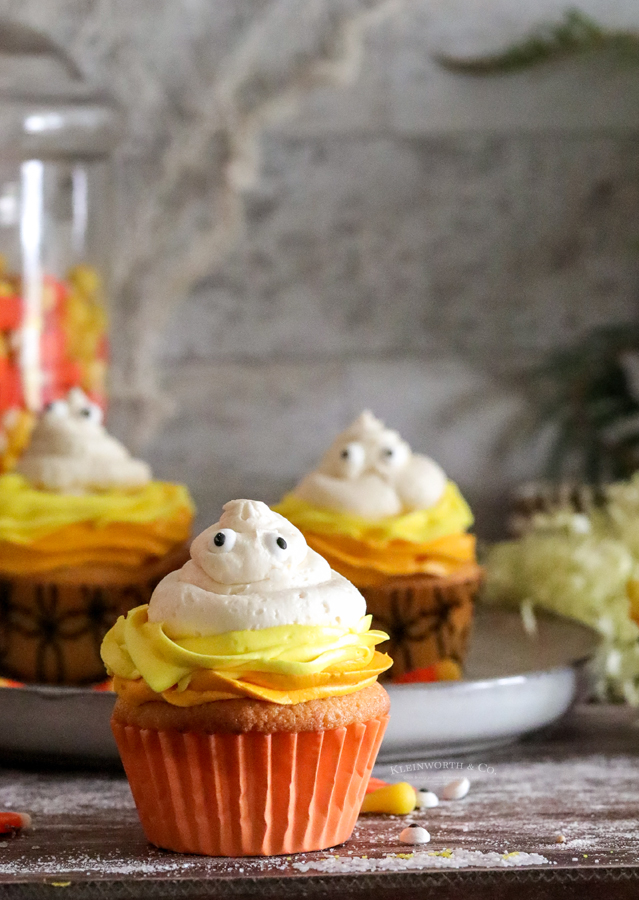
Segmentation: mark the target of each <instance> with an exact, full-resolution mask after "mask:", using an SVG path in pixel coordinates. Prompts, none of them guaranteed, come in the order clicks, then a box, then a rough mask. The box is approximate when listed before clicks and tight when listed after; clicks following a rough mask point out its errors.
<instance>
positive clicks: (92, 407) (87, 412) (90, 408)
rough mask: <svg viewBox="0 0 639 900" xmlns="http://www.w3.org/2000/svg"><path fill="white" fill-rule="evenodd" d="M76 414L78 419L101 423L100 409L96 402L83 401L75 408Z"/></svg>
mask: <svg viewBox="0 0 639 900" xmlns="http://www.w3.org/2000/svg"><path fill="white" fill-rule="evenodd" d="M76 415H77V416H78V418H80V419H86V420H87V422H95V424H96V425H101V424H102V410H101V409H100V407H99V406H98V405H97V403H85V404H84V406H81V407H80V409H78V410H77V412H76Z"/></svg>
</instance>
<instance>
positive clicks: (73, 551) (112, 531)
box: [0, 473, 194, 575]
mask: <svg viewBox="0 0 639 900" xmlns="http://www.w3.org/2000/svg"><path fill="white" fill-rule="evenodd" d="M193 513H194V506H193V502H192V500H191V497H190V495H189V492H188V490H187V488H186V487H184V486H183V485H179V484H171V483H168V482H162V481H151V482H149V483H148V484H146V485H144V487H142V488H139V489H136V490H133V491H124V490H109V491H103V492H100V493H90V494H80V495H77V494H59V493H56V492H53V491H43V490H39V489H37V488H34V487H32V486H31V485H30V484H29V482H28V481H27V480H26V478H23V477H22V476H21V475H18V474H15V473H13V474H7V475H2V476H0V571H3V572H5V573H8V574H14V575H15V574H23V573H29V572H36V571H46V570H49V569H51V568H56V567H58V566H61V565H82V564H86V563H91V562H97V563H108V564H114V565H122V566H136V565H139V564H141V563H143V562H145V561H146V560H148V559H150V558H153V557H160V556H163V555H164V554H165V553H167V552H168V551H169V550H170V549H171V548H172V547H174V546H176V545H178V544H180V543H183V542H184V541H186V540H187V539H188V537H189V532H190V527H191V521H192V518H193Z"/></svg>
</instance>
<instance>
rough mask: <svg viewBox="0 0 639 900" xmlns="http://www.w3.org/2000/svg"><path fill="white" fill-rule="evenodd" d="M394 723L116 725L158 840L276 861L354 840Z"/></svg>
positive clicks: (147, 827) (180, 848) (141, 806)
mask: <svg viewBox="0 0 639 900" xmlns="http://www.w3.org/2000/svg"><path fill="white" fill-rule="evenodd" d="M387 723H388V717H387V716H381V717H379V718H375V719H369V720H368V721H366V722H355V723H353V724H351V725H349V726H347V727H343V728H337V729H334V730H331V731H308V732H299V733H276V734H261V733H258V732H247V733H243V734H228V733H224V734H221V733H220V734H204V733H196V732H179V731H175V730H166V731H153V730H150V729H143V728H138V727H136V726H133V725H122V724H120V723H119V722H116V721H112V723H111V724H112V728H113V733H114V735H115V739H116V742H117V745H118V749H119V751H120V756H121V757H122V762H123V764H124V768H125V771H126V774H127V778H128V779H129V784H130V786H131V791H132V793H133V798H134V800H135V804H136V806H137V809H138V813H139V816H140V821H141V823H142V827H143V829H144V832H145V834H146V836H147V838H148V839H149V841H150V842H151V843H152V844H155V845H156V846H157V847H162V848H164V849H166V850H175V851H177V852H179V853H200V854H204V855H207V856H275V855H278V854H290V853H301V852H305V851H309V850H323V849H325V848H327V847H334V846H336V845H337V844H341V843H343V842H344V841H346V840H348V838H349V837H350V836H351V834H352V831H353V828H354V826H355V822H356V820H357V816H358V814H359V811H360V808H361V805H362V800H363V798H364V794H365V793H366V787H367V785H368V781H369V777H370V773H371V771H372V768H373V765H374V763H375V759H376V757H377V753H378V751H379V747H380V744H381V741H382V737H383V735H384V731H385V730H386V725H387Z"/></svg>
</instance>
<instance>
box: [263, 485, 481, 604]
mask: <svg viewBox="0 0 639 900" xmlns="http://www.w3.org/2000/svg"><path fill="white" fill-rule="evenodd" d="M275 509H276V510H277V512H279V513H281V514H282V515H283V516H286V518H287V519H289V520H290V521H291V522H293V524H294V525H297V527H298V528H299V529H300V530H301V531H302V532H303V533H304V536H305V537H306V540H307V542H308V545H309V547H312V548H313V549H314V550H315V551H317V553H319V554H321V555H322V556H323V557H324V559H326V560H327V562H328V563H329V565H330V566H331V568H332V569H335V570H336V571H337V572H340V573H341V574H342V575H344V577H345V578H348V579H349V581H352V582H353V583H354V584H356V585H357V586H358V587H359V588H365V587H373V586H375V585H378V584H381V583H383V582H384V581H385V580H386V579H387V578H389V577H394V576H398V575H399V576H401V575H418V574H427V575H433V576H436V577H438V576H443V577H445V576H447V575H452V574H460V573H462V572H466V570H468V572H469V573H470V571H471V570H474V569H476V568H477V566H476V562H475V538H474V536H473V535H471V534H466V533H465V531H466V529H467V528H468V527H469V526H470V525H472V523H473V515H472V513H471V511H470V508H469V506H468V504H467V503H466V501H465V500H464V498H463V497H462V495H461V494H460V492H459V489H458V488H457V486H456V485H455V484H454V483H453V482H452V481H448V482H447V484H446V488H445V490H444V493H443V495H442V497H441V499H440V500H439V501H438V502H437V503H436V504H435V505H434V506H432V507H430V508H429V509H420V510H416V511H414V512H410V513H406V514H404V515H399V516H392V517H389V518H385V519H378V520H376V521H370V520H369V519H364V518H362V517H360V516H356V515H353V514H352V513H347V512H339V511H337V510H334V509H326V508H324V507H320V506H313V505H312V504H310V503H307V502H306V501H305V500H302V499H301V498H300V497H298V496H296V495H295V494H288V495H287V496H286V497H284V499H283V500H282V501H281V503H280V504H279V505H278V506H276V507H275Z"/></svg>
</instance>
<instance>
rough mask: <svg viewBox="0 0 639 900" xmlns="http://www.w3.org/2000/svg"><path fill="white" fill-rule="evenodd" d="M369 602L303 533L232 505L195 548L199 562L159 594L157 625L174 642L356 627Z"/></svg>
mask: <svg viewBox="0 0 639 900" xmlns="http://www.w3.org/2000/svg"><path fill="white" fill-rule="evenodd" d="M365 612H366V604H365V601H364V598H363V597H362V595H361V594H360V593H359V591H358V590H357V589H356V588H355V587H353V585H352V584H350V582H348V581H347V580H346V579H345V578H343V577H342V576H341V575H338V574H337V573H336V572H333V571H332V570H331V568H330V566H329V564H328V563H327V562H326V560H325V559H323V558H322V557H321V556H320V555H319V554H318V553H316V552H315V551H314V550H312V549H311V548H310V547H309V546H308V545H307V543H306V540H305V539H304V536H303V535H302V533H301V531H299V530H298V529H297V528H295V526H294V525H292V524H291V523H290V522H289V521H288V520H287V519H285V518H284V517H283V516H280V515H279V514H278V513H275V512H273V511H272V510H271V509H269V508H268V506H267V505H266V504H265V503H260V502H259V501H253V500H232V501H230V502H229V503H227V504H225V506H224V513H223V515H222V517H221V518H220V521H219V522H216V524H215V525H212V526H211V527H210V528H207V529H206V530H205V531H203V532H202V533H201V534H200V535H198V537H197V538H196V539H195V540H194V541H193V543H192V545H191V559H190V560H189V561H188V562H187V563H185V565H184V566H182V568H181V569H180V570H178V571H177V572H172V573H171V574H170V575H168V576H167V577H166V578H165V579H164V580H163V581H162V582H161V583H160V584H159V585H158V587H157V588H156V589H155V592H154V594H153V597H152V599H151V602H150V604H149V621H150V622H162V623H163V624H164V626H165V627H166V628H167V633H170V634H172V635H182V634H184V635H208V634H221V633H223V632H226V631H242V630H250V629H254V628H269V627H273V626H277V625H323V626H340V627H350V626H353V627H354V626H356V625H357V623H358V622H359V621H360V619H361V618H362V616H363V615H364V614H365Z"/></svg>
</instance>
